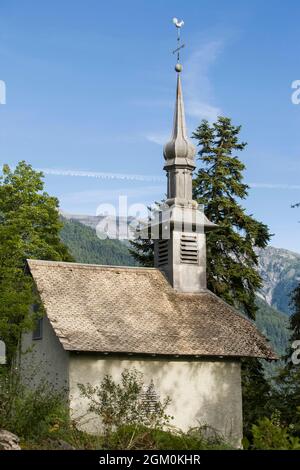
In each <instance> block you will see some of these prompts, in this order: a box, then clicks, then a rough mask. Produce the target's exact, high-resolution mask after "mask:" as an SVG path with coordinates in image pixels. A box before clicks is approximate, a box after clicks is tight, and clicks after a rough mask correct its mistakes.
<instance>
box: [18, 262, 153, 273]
mask: <svg viewBox="0 0 300 470" xmlns="http://www.w3.org/2000/svg"><path fill="white" fill-rule="evenodd" d="M26 261H27V263H28V264H29V266H30V265H40V266H59V267H62V268H64V267H65V268H69V267H74V268H89V269H91V268H99V269H117V270H120V269H123V270H132V271H134V270H137V271H159V269H157V268H150V267H145V266H115V265H110V264H89V263H74V262H70V261H52V260H42V259H26Z"/></svg>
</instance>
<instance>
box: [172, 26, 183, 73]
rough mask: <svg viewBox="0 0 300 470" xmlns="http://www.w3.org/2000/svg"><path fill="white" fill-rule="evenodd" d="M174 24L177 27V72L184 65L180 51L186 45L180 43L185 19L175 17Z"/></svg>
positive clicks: (174, 52)
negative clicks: (180, 61)
mask: <svg viewBox="0 0 300 470" xmlns="http://www.w3.org/2000/svg"><path fill="white" fill-rule="evenodd" d="M173 24H174V25H175V26H176V28H177V48H176V49H175V50H174V51H173V54H176V53H177V64H176V65H175V70H176V72H181V70H182V65H181V64H180V63H179V59H180V51H181V49H182V48H183V47H185V44H180V30H181V28H182V26H183V25H184V21H183V20H180V21H179V20H178V18H173Z"/></svg>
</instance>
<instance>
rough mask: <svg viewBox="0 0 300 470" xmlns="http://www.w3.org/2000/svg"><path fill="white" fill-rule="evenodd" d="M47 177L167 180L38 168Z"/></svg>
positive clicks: (120, 174) (122, 174)
mask: <svg viewBox="0 0 300 470" xmlns="http://www.w3.org/2000/svg"><path fill="white" fill-rule="evenodd" d="M36 170H37V171H42V172H43V173H44V174H45V175H57V176H79V177H86V178H99V179H104V180H127V181H148V182H153V181H154V182H159V183H160V182H162V181H165V178H163V177H161V176H155V175H131V174H128V173H104V172H98V171H80V170H55V169H53V168H36Z"/></svg>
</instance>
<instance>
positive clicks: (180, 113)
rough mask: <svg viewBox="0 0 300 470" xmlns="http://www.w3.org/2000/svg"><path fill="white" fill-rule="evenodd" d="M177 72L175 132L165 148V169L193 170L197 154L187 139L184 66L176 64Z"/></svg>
mask: <svg viewBox="0 0 300 470" xmlns="http://www.w3.org/2000/svg"><path fill="white" fill-rule="evenodd" d="M175 70H176V71H177V72H178V73H177V90H176V104H175V111H174V122H173V132H172V136H171V140H170V141H169V142H167V143H166V145H165V147H164V157H165V160H166V165H165V169H167V167H169V166H173V165H180V166H182V165H185V166H188V167H189V168H191V169H194V168H195V160H194V157H195V153H196V149H195V147H194V145H193V144H192V143H191V142H190V141H189V139H188V137H187V130H186V124H185V114H184V103H183V95H182V87H181V79H180V72H181V70H182V66H181V65H180V64H178V63H177V64H176V67H175Z"/></svg>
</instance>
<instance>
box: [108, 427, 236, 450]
mask: <svg viewBox="0 0 300 470" xmlns="http://www.w3.org/2000/svg"><path fill="white" fill-rule="evenodd" d="M110 446H111V449H120V450H124V449H126V450H143V449H147V450H170V449H171V450H223V449H229V448H230V446H229V445H227V444H226V443H225V442H224V441H223V440H222V439H221V438H219V437H217V436H216V437H214V438H211V439H206V438H205V437H204V435H203V429H202V427H199V428H194V429H191V430H189V431H188V432H187V433H183V432H180V431H176V430H168V431H165V430H162V429H158V428H149V427H146V426H142V425H126V426H120V427H119V428H118V429H117V430H116V431H115V432H113V433H112V434H111V436H110Z"/></svg>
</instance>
